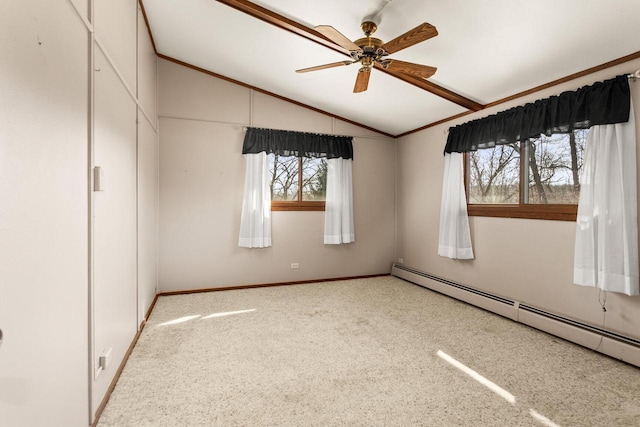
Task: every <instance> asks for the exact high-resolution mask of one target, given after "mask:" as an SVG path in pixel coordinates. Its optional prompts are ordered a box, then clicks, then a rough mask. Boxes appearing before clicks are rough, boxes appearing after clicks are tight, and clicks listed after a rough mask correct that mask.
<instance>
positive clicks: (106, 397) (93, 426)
mask: <svg viewBox="0 0 640 427" xmlns="http://www.w3.org/2000/svg"><path fill="white" fill-rule="evenodd" d="M157 301H158V295H156V296H155V297H154V298H153V301H152V302H151V305H150V306H149V309H148V310H147V312H146V314H145V316H144V319H142V322H140V326H139V327H138V331H137V332H136V335H135V336H134V337H133V340H132V341H131V344H130V345H129V348H128V349H127V352H126V353H125V354H124V357H123V358H122V361H121V362H120V365H119V366H118V369H117V370H116V373H115V374H114V375H113V379H112V380H111V384H109V388H107V391H106V392H105V394H104V397H103V398H102V401H101V402H100V406H98V409H96V413H95V416H94V419H93V423H91V427H96V426H97V425H98V422H99V421H100V417H101V416H102V412H103V411H104V408H105V407H106V406H107V403H108V402H109V399H110V398H111V393H113V389H114V388H116V384H117V383H118V380H119V379H120V375H121V374H122V371H123V370H124V367H125V365H126V364H127V361H128V360H129V356H131V353H132V352H133V349H134V348H135V346H136V344H137V343H138V339H139V338H140V335H142V330H143V329H144V327H145V326H146V325H147V319H148V318H149V316H150V315H151V312H152V311H153V307H155V305H156V302H157Z"/></svg>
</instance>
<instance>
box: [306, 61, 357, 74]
mask: <svg viewBox="0 0 640 427" xmlns="http://www.w3.org/2000/svg"><path fill="white" fill-rule="evenodd" d="M354 62H356V61H340V62H332V63H331V64H324V65H316V66H315V67H309V68H302V69H300V70H296V73H308V72H309V71H317V70H324V69H326V68H333V67H341V66H343V65H351V64H353V63H354Z"/></svg>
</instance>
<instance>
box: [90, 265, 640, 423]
mask: <svg viewBox="0 0 640 427" xmlns="http://www.w3.org/2000/svg"><path fill="white" fill-rule="evenodd" d="M98 425H99V426H102V427H109V426H158V427H160V426H343V425H344V426H563V427H566V426H640V370H639V369H638V368H636V367H633V366H631V365H627V364H624V363H622V362H619V361H616V360H614V359H611V358H609V357H606V356H603V355H601V354H599V353H596V352H593V351H591V350H588V349H585V348H583V347H580V346H577V345H574V344H572V343H569V342H567V341H564V340H562V339H560V338H556V337H553V336H551V335H548V334H546V333H543V332H540V331H537V330H535V329H532V328H529V327H527V326H525V325H522V324H518V323H515V322H512V321H511V320H508V319H505V318H502V317H500V316H497V315H494V314H492V313H489V312H486V311H484V310H481V309H478V308H475V307H473V306H470V305H467V304H465V303H462V302H459V301H456V300H454V299H451V298H449V297H446V296H443V295H440V294H438V293H435V292H432V291H429V290H427V289H424V288H421V287H419V286H416V285H413V284H411V283H408V282H406V281H403V280H401V279H398V278H395V277H391V276H386V277H379V278H372V279H359V280H345V281H335V282H322V283H315V284H304V285H291V286H281V287H271V288H256V289H246V290H231V291H220V292H210V293H198V294H189V295H176V296H163V297H160V298H158V301H157V303H156V306H155V308H154V309H153V312H152V314H151V316H150V318H149V320H148V322H147V325H146V327H145V328H144V330H143V332H142V334H141V336H140V339H139V340H138V343H137V345H136V347H135V348H134V350H133V352H132V354H131V356H130V358H129V361H128V363H127V365H126V366H125V368H124V370H123V372H122V375H121V376H120V379H119V381H118V383H117V385H116V387H115V389H114V391H113V393H112V395H111V398H110V400H109V402H108V404H107V406H106V408H105V410H104V412H103V414H102V416H101V418H100V420H99V424H98Z"/></svg>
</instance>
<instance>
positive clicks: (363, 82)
mask: <svg viewBox="0 0 640 427" xmlns="http://www.w3.org/2000/svg"><path fill="white" fill-rule="evenodd" d="M370 76H371V68H365V67H362V68H360V69H359V70H358V77H356V85H355V86H354V87H353V93H359V92H364V91H365V90H367V87H369V77H370Z"/></svg>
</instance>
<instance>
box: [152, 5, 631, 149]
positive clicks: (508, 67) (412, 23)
mask: <svg viewBox="0 0 640 427" xmlns="http://www.w3.org/2000/svg"><path fill="white" fill-rule="evenodd" d="M141 4H142V5H143V8H144V11H145V14H146V17H147V20H148V24H149V28H150V32H151V35H152V37H153V40H154V43H155V47H156V50H157V53H158V54H159V55H160V56H161V57H164V58H167V59H170V60H175V61H178V62H181V63H185V64H189V65H191V66H194V67H197V68H200V69H203V70H206V71H208V72H211V73H213V74H215V75H218V76H221V77H223V78H227V79H231V80H233V81H236V82H238V83H241V84H244V85H247V86H249V87H253V88H256V89H257V90H261V91H264V92H267V93H270V94H273V95H276V96H279V97H282V98H286V99H288V100H292V101H294V102H297V103H301V104H304V105H306V106H309V107H311V108H314V109H317V110H320V111H322V112H326V113H328V114H331V115H335V116H337V117H340V118H342V119H345V120H348V121H351V122H354V123H357V124H360V125H362V126H365V127H368V128H370V129H374V130H377V131H379V132H381V133H385V134H387V135H391V136H398V135H402V134H406V133H409V132H412V131H414V130H416V129H420V128H423V127H425V126H428V125H430V124H433V123H437V122H439V121H442V120H446V119H447V118H450V117H452V116H456V115H459V114H464V113H466V112H469V111H475V110H480V109H482V108H484V107H485V106H487V105H491V104H493V103H496V102H500V101H501V100H503V99H505V98H507V97H510V96H513V95H515V94H518V93H521V92H524V91H528V90H530V89H532V88H536V87H538V86H542V85H545V84H548V83H550V82H554V81H556V80H558V79H563V78H565V77H567V76H571V75H573V74H576V73H581V72H583V71H585V70H589V69H591V68H594V67H600V66H602V65H603V64H607V63H609V62H611V61H617V62H621V61H624V60H628V59H630V58H635V57H640V30H639V28H640V26H639V22H640V1H638V0H615V1H613V0H536V1H531V0H481V1H480V0H447V1H446V2H444V1H441V0H349V1H345V0H322V1H301V0H262V1H254V2H249V1H246V0H218V1H216V0H143V1H141ZM365 18H366V19H370V20H373V21H375V22H376V23H377V24H378V29H377V31H376V32H375V34H374V35H373V37H376V38H379V39H381V40H382V41H383V42H387V43H388V42H389V41H391V40H392V39H394V38H396V37H397V36H400V35H402V34H405V33H406V32H408V31H409V30H411V29H413V28H416V27H417V26H419V25H420V24H422V23H424V22H427V23H429V24H431V25H433V26H434V27H435V28H436V29H437V32H438V35H437V36H435V37H431V38H429V39H428V40H425V41H422V42H419V43H416V44H411V43H407V44H408V45H410V46H408V47H406V48H404V49H402V50H399V51H397V52H394V53H393V54H391V55H389V56H388V58H392V59H395V60H398V61H405V62H412V63H417V64H423V65H428V66H433V67H436V68H437V71H436V73H435V74H434V75H433V76H432V77H430V78H428V79H424V78H422V77H416V76H415V75H411V74H409V73H405V72H399V71H394V70H393V69H387V70H382V69H381V67H374V69H373V70H372V71H371V75H370V80H369V84H368V88H367V90H366V91H364V92H361V93H354V92H353V90H354V83H355V81H356V76H357V74H358V69H359V68H360V64H354V65H350V66H336V67H332V68H327V69H323V70H319V71H313V72H308V73H296V72H295V71H296V70H298V69H303V68H307V67H312V66H316V65H322V64H328V63H336V62H338V61H350V57H349V55H348V51H347V50H346V49H344V48H342V47H340V46H338V45H336V44H335V43H333V42H332V41H331V40H329V39H328V38H326V37H325V36H323V35H322V34H321V33H320V32H318V31H316V30H314V28H315V27H316V26H319V25H330V26H332V27H334V28H335V29H336V30H338V31H339V32H340V33H342V34H343V35H344V36H345V37H346V38H348V39H349V40H352V41H354V40H356V39H359V38H362V37H364V35H363V33H362V30H361V28H360V24H361V22H362V21H363V20H365ZM334 40H335V39H334ZM414 41H415V40H414ZM621 58H622V59H621ZM629 71H635V70H629Z"/></svg>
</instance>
